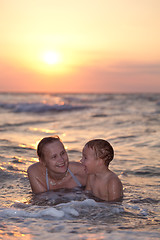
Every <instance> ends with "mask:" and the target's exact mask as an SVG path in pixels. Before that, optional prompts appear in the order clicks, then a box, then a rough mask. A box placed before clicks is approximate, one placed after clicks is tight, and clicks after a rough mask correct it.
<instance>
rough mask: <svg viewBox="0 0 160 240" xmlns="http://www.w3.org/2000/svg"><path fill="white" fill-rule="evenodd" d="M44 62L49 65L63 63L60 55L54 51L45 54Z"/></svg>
mask: <svg viewBox="0 0 160 240" xmlns="http://www.w3.org/2000/svg"><path fill="white" fill-rule="evenodd" d="M43 61H44V62H45V63H46V64H49V65H53V64H58V63H59V62H60V61H61V58H60V54H59V53H58V52H53V51H48V52H45V53H44V54H43Z"/></svg>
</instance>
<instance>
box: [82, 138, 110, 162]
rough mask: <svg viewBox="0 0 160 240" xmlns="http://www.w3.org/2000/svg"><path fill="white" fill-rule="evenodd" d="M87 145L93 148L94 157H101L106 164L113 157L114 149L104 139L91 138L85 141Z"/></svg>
mask: <svg viewBox="0 0 160 240" xmlns="http://www.w3.org/2000/svg"><path fill="white" fill-rule="evenodd" d="M85 146H87V147H89V148H92V149H94V150H95V155H96V158H101V159H103V160H104V161H105V165H106V166H108V165H109V163H110V162H111V161H112V159H113V157H114V150H113V147H112V146H111V144H110V143H109V142H108V141H106V140H104V139H93V140H91V141H89V142H87V143H86V145H85Z"/></svg>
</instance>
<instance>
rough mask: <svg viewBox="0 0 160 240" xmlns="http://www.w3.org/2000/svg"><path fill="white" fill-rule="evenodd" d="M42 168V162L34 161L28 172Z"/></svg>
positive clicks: (36, 171)
mask: <svg viewBox="0 0 160 240" xmlns="http://www.w3.org/2000/svg"><path fill="white" fill-rule="evenodd" d="M41 170H42V166H41V163H40V162H37V163H33V164H32V165H31V166H29V168H28V169H27V173H28V174H32V173H38V172H40V171H41Z"/></svg>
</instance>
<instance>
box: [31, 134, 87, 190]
mask: <svg viewBox="0 0 160 240" xmlns="http://www.w3.org/2000/svg"><path fill="white" fill-rule="evenodd" d="M37 155H38V157H39V162H37V163H35V164H33V165H31V166H30V167H29V168H28V170H27V172H28V177H29V181H30V185H31V188H32V191H33V192H34V193H36V194H38V193H42V192H46V191H49V190H56V189H60V188H75V187H77V186H85V185H86V179H87V175H86V173H85V171H84V167H83V165H82V164H81V163H78V162H70V163H69V160H68V155H67V152H66V150H65V148H64V145H63V143H62V142H61V140H60V138H59V137H58V136H53V137H45V138H43V139H42V140H41V141H40V142H39V144H38V147H37Z"/></svg>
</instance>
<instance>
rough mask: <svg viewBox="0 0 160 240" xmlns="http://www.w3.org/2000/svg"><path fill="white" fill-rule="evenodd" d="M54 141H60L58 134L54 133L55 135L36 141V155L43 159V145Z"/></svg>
mask: <svg viewBox="0 0 160 240" xmlns="http://www.w3.org/2000/svg"><path fill="white" fill-rule="evenodd" d="M55 141H59V142H61V139H60V138H59V136H57V135H55V136H50V137H45V138H42V140H41V141H40V142H39V143H38V146H37V155H38V157H39V158H41V159H42V160H43V159H44V153H43V148H44V146H45V145H46V144H48V143H53V142H55Z"/></svg>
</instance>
